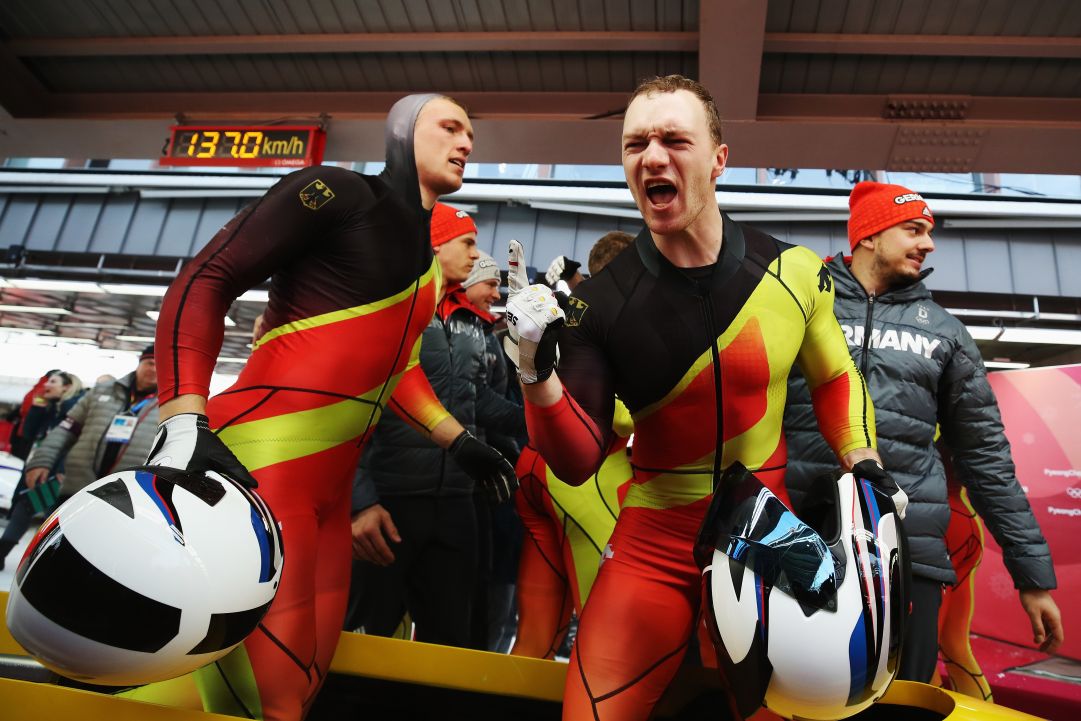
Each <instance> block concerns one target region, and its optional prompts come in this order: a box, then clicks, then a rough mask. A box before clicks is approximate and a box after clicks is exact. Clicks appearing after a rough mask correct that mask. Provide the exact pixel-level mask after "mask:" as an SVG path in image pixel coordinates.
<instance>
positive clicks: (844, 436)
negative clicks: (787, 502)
mask: <svg viewBox="0 0 1081 721" xmlns="http://www.w3.org/2000/svg"><path fill="white" fill-rule="evenodd" d="M789 252H790V253H791V251H789ZM799 252H803V249H799ZM806 255H808V256H812V254H811V253H810V251H806ZM793 260H797V258H793ZM804 260H805V259H804V258H802V257H799V258H798V262H800V263H801V265H802V263H803V262H804ZM813 261H814V262H810V261H807V263H806V270H804V269H803V268H802V267H801V269H800V270H801V277H800V278H797V279H796V280H797V282H799V281H802V282H799V288H800V290H801V292H802V297H803V298H804V301H805V302H804V303H801V305H803V307H804V312H805V313H806V316H807V327H806V332H805V333H804V336H803V343H802V344H801V346H800V349H799V354H798V356H797V360H798V362H799V365H800V368H801V369H802V370H803V375H804V377H806V379H807V385H808V387H809V388H810V389H811V400H812V402H813V404H814V410H815V416H817V418H818V426H819V429H820V430H821V431H822V436H823V437H824V438H825V439H826V442H827V443H829V445H830V448H832V449H833V452H834V453H836V454H837V458H838V459H839V460H840V461H841V465H842V467H843V468H844V469H845V470H851V468H852V466H854V465H855V464H856V463H858V462H860V461H862V460H865V459H868V458H869V459H872V460H875V461H878V460H879V457H878V452H877V451H876V450H875V447H876V439H875V414H874V407H873V406H872V405H871V397H870V395H869V394H868V393H867V385H866V383H864V380H863V376H862V374H861V373H860V372H859V369H857V368H856V364H855V362H854V361H853V360H852V356H851V355H850V354H849V352H848V344H847V343H846V342H845V337H844V333H842V332H841V326H840V324H839V323H838V322H837V317H836V316H835V315H834V314H833V298H834V291H833V282H832V279H830V278H829V275H828V271H827V272H825V274H823V270H824V266H823V265H822V263H821V261H820V260H818V259H817V258H813Z"/></svg>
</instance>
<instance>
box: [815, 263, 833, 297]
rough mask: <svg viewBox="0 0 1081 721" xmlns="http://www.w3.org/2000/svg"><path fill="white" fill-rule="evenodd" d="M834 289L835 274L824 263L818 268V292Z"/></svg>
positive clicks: (827, 291)
mask: <svg viewBox="0 0 1081 721" xmlns="http://www.w3.org/2000/svg"><path fill="white" fill-rule="evenodd" d="M831 290H833V276H832V275H830V271H829V268H827V267H826V266H825V265H823V266H822V267H821V268H819V270H818V292H819V293H829V292H830V291H831Z"/></svg>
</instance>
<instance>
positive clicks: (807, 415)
mask: <svg viewBox="0 0 1081 721" xmlns="http://www.w3.org/2000/svg"><path fill="white" fill-rule="evenodd" d="M848 204H849V208H850V210H851V213H850V216H849V220H848V239H849V242H850V244H851V248H852V256H851V258H844V257H842V256H836V257H834V258H833V259H831V260H830V261H829V262H828V264H827V267H828V268H829V272H830V275H831V276H832V278H833V283H834V284H835V286H836V296H837V300H836V304H835V306H834V311H835V313H836V315H837V319H838V320H839V321H840V323H841V329H842V330H843V331H844V334H845V337H846V339H847V341H848V346H849V351H850V353H851V355H852V359H853V360H854V361H855V362H856V363H857V364H858V366H859V368H860V371H861V373H862V375H863V377H864V378H865V379H866V383H867V388H868V390H869V392H870V395H871V399H872V401H873V402H874V407H875V422H876V426H877V430H878V450H879V453H880V454H881V456H882V461H883V464H884V465H885V467H886V469H887V470H888V471H889V472H890V473H891V475H892V476H893V478H894V479H895V481H896V482H897V484H898V485H899V486H900V487H901V490H903V491H904V492H905V493H906V494H907V495H908V498H909V504H908V513H907V515H906V517H905V519H904V529H905V531H906V533H907V535H908V539H909V549H910V558H911V561H912V575H913V583H912V592H911V599H912V603H911V606H912V613H911V616H910V618H909V620H908V623H907V624H906V627H905V643H904V647H903V652H902V657H901V667H900V670H899V672H898V675H897V678H900V679H906V680H910V681H920V682H923V683H927V682H928V681H930V680H931V677H932V675H933V673H934V670H935V664H936V662H937V659H938V617H939V606H940V604H941V603H942V589H943V584H950V585H952V584H954V583H956V582H957V575H956V573H955V571H954V568H953V566H952V565H951V563H950V557H949V555H948V554H947V551H946V540H945V536H946V529H947V526H948V524H949V521H950V505H949V493H948V490H947V483H946V471H945V469H944V467H943V463H942V458H941V456H940V454H939V451H938V449H937V448H936V446H935V433H936V426H941V429H942V442H943V443H944V444H945V446H946V447H947V448H949V450H950V451H951V452H952V455H953V466H954V470H955V471H956V477H957V479H958V480H959V481H960V482H961V483H962V484H963V485H964V486H965V487H966V488H967V489H968V493H969V499H970V500H971V502H972V506H973V507H974V508H975V509H976V511H977V512H978V513H979V514H980V517H981V518H983V520H984V522H985V523H986V524H987V527H988V528H989V529H990V530H991V533H992V535H994V537H995V540H996V541H997V542H998V544H999V545H1000V546H1001V547H1002V550H1003V560H1004V561H1005V563H1006V569H1007V570H1008V571H1009V573H1010V575H1011V576H1012V577H1013V581H1014V585H1015V586H1016V587H1017V589H1018V591H1019V594H1020V601H1021V605H1022V606H1023V607H1024V609H1025V612H1026V614H1027V615H1028V616H1029V619H1030V621H1031V623H1032V632H1033V640H1034V642H1035V643H1036V644H1037V645H1039V646H1040V649H1041V650H1042V651H1045V652H1048V653H1050V652H1052V651H1054V650H1055V648H1056V647H1057V646H1058V645H1059V644H1060V643H1061V642H1062V621H1061V616H1060V614H1059V609H1058V606H1057V605H1056V604H1055V602H1054V600H1053V599H1052V598H1051V594H1050V593H1048V589H1053V588H1055V571H1054V567H1053V566H1052V564H1051V552H1050V550H1049V549H1048V547H1047V542H1046V541H1045V540H1044V537H1043V535H1042V534H1041V533H1040V528H1039V525H1038V524H1037V522H1036V518H1035V516H1033V515H1032V509H1031V507H1030V506H1029V503H1028V499H1027V498H1026V497H1025V494H1024V492H1023V491H1022V490H1021V486H1020V484H1019V483H1018V482H1017V476H1016V475H1015V473H1014V465H1013V458H1012V457H1011V455H1010V444H1009V441H1007V440H1006V436H1005V434H1004V432H1003V427H1002V419H1001V417H1000V415H999V411H998V404H997V403H996V402H995V396H994V393H993V392H992V390H991V386H990V384H989V383H988V382H987V372H986V370H985V369H984V366H983V361H982V360H981V358H980V351H979V349H978V348H977V347H976V344H975V342H974V341H973V340H972V336H970V335H969V333H968V330H967V329H966V328H965V326H964V325H963V324H962V323H961V322H960V321H959V320H957V319H956V318H954V317H953V316H952V315H950V314H949V313H948V312H946V310H945V309H944V308H942V306H940V305H938V304H937V303H935V302H934V301H933V300H932V299H931V293H930V291H929V290H927V287H926V286H925V285H924V284H923V278H925V277H926V276H927V274H928V273H930V272H931V271H930V269H927V270H924V269H923V263H924V261H925V259H926V257H927V255H928V254H929V253H931V252H933V251H934V249H935V244H934V241H933V240H932V239H931V230H932V228H933V227H934V222H935V221H934V216H933V215H932V214H931V210H930V208H929V207H928V205H927V203H926V202H925V201H924V199H923V198H922V197H920V196H919V195H918V194H917V193H914V192H912V191H911V190H909V189H908V188H904V187H902V186H899V185H884V184H881V183H873V182H863V183H860V184H858V185H857V186H856V187H855V188H854V189H853V190H852V194H851V195H850V197H849V200H848ZM784 420H785V430H786V434H787V438H788V453H789V464H788V470H787V473H786V476H785V482H786V484H787V486H788V490H789V492H790V493H791V495H792V501H793V503H794V504H795V508H796V510H797V511H798V510H799V507H800V501H801V500H802V499H803V497H804V496H805V494H806V493H807V492H808V489H809V488H810V485H811V482H812V480H813V479H814V478H816V477H817V476H818V475H819V474H821V473H824V472H829V471H830V470H831V469H833V468H834V467H835V466H836V464H837V460H836V458H835V457H834V455H833V453H832V452H831V451H830V449H829V446H828V445H827V444H826V441H825V440H824V439H823V438H822V435H821V434H820V433H819V430H818V428H817V427H816V425H815V423H814V418H813V415H812V407H811V393H810V391H809V390H808V387H807V383H806V382H805V381H804V379H803V376H802V375H800V374H799V373H793V374H792V376H791V377H790V379H789V384H788V406H787V409H786V411H785V419H784Z"/></svg>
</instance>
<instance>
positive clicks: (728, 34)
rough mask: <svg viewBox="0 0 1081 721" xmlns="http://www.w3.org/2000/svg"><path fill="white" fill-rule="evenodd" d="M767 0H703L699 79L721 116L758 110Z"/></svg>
mask: <svg viewBox="0 0 1081 721" xmlns="http://www.w3.org/2000/svg"><path fill="white" fill-rule="evenodd" d="M766 4H767V3H766V0H729V1H728V2H725V3H720V2H708V1H703V2H701V3H700V5H699V15H698V81H699V82H701V83H702V84H703V85H705V86H706V87H707V88H708V89H709V91H710V93H711V94H712V95H713V100H714V101H715V102H716V103H717V109H718V110H719V111H720V113H721V118H722V119H723V120H725V121H728V120H749V119H753V118H754V117H755V114H756V113H757V110H758V78H759V75H760V74H761V70H762V41H763V36H764V34H765V31H766Z"/></svg>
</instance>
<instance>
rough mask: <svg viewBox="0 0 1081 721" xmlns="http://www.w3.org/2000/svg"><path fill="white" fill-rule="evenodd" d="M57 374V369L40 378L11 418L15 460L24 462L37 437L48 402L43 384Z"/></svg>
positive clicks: (12, 450)
mask: <svg viewBox="0 0 1081 721" xmlns="http://www.w3.org/2000/svg"><path fill="white" fill-rule="evenodd" d="M58 372H59V369H56V368H54V369H53V370H50V371H48V372H46V373H45V374H44V375H43V376H41V378H39V379H38V382H37V383H35V384H34V387H33V388H31V389H30V390H29V391H27V393H26V395H25V396H23V402H22V405H20V406H19V408H18V411H17V412H16V413H15V416H14V418H12V421H13V422H14V426H13V427H12V429H11V455H13V456H15V457H16V458H21V459H22V460H24V461H25V460H26V457H27V456H29V455H30V451H31V449H33V447H34V442H35V441H36V440H37V439H38V437H39V433H38V430H39V429H40V427H41V425H42V422H43V419H44V418H45V416H46V407H47V406H48V401H46V400H45V398H44V393H45V384H46V383H47V382H48V381H49V378H50V377H52V375H53V374H54V373H58Z"/></svg>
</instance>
